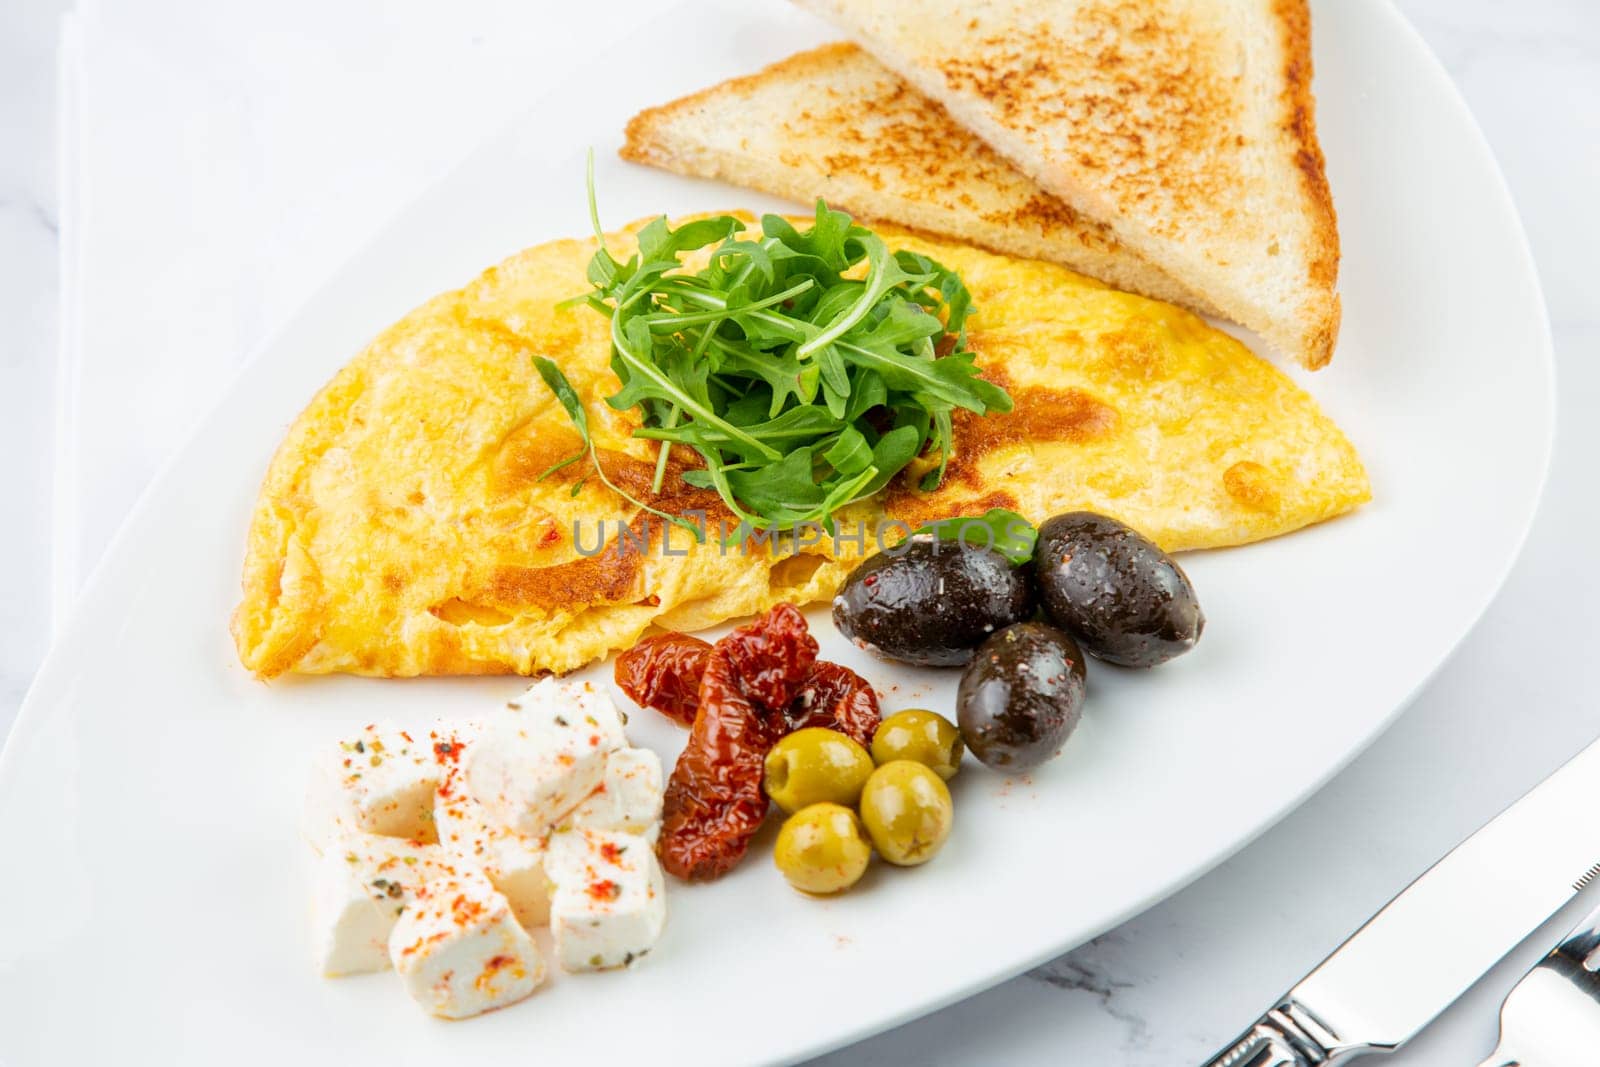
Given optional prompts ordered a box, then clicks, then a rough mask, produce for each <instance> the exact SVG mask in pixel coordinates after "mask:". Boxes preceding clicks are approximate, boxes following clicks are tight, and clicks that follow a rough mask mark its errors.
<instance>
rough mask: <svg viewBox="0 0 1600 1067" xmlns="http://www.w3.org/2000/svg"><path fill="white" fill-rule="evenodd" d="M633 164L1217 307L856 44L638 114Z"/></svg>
mask: <svg viewBox="0 0 1600 1067" xmlns="http://www.w3.org/2000/svg"><path fill="white" fill-rule="evenodd" d="M622 155H623V157H624V158H626V159H631V160H634V161H635V162H640V163H650V164H653V165H655V166H658V167H662V168H665V169H667V170H671V171H676V172H677V173H680V174H688V175H691V176H697V177H705V178H720V179H723V180H726V181H730V182H734V183H737V184H740V185H747V186H751V187H753V188H756V189H760V190H762V191H764V192H769V193H772V194H774V195H777V196H782V197H787V198H789V199H792V200H798V201H800V202H801V203H809V202H811V201H813V200H814V199H815V198H817V197H819V196H820V197H822V198H823V199H825V200H826V201H827V202H828V203H829V204H831V205H832V206H834V207H839V208H843V209H845V210H847V211H850V212H852V213H854V214H856V215H859V216H862V217H865V218H869V219H877V220H881V221H885V222H894V223H898V224H900V225H902V226H910V227H912V228H914V229H918V230H922V231H924V232H927V233H932V234H940V235H943V236H949V237H956V238H959V239H961V240H964V241H970V242H972V243H973V244H977V245H981V246H983V247H985V248H990V249H993V250H995V251H998V252H1006V253H1009V254H1011V255H1019V256H1025V257H1028V258H1030V259H1045V260H1050V261H1053V262H1056V263H1060V264H1062V265H1064V266H1066V267H1069V268H1071V269H1072V270H1075V271H1078V272H1079V273H1081V274H1087V275H1089V276H1090V277H1093V278H1098V279H1100V280H1101V281H1104V282H1107V283H1109V284H1111V285H1113V286H1115V287H1116V288H1118V289H1124V290H1127V291H1129V292H1135V293H1139V294H1142V295H1144V296H1152V297H1155V298H1156V299H1158V300H1166V301H1168V302H1171V303H1177V304H1183V305H1185V306H1187V307H1190V308H1193V309H1195V310H1197V311H1202V312H1205V313H1208V314H1218V312H1217V309H1216V308H1215V306H1213V305H1211V304H1210V303H1209V302H1207V301H1206V300H1204V299H1203V298H1201V297H1199V296H1196V295H1195V294H1194V293H1192V292H1190V291H1189V290H1187V289H1185V288H1184V287H1183V286H1181V285H1179V284H1178V283H1177V282H1175V281H1173V280H1172V278H1170V277H1169V276H1168V275H1166V274H1165V273H1163V272H1162V271H1160V270H1159V269H1157V268H1156V267H1154V266H1152V265H1151V264H1150V263H1149V262H1147V261H1146V260H1144V259H1142V258H1140V257H1139V256H1138V255H1136V254H1134V253H1132V252H1130V251H1128V249H1127V248H1126V247H1124V246H1123V245H1122V244H1121V243H1120V242H1119V241H1118V240H1117V239H1116V238H1115V237H1114V236H1112V234H1111V232H1110V230H1109V229H1108V228H1107V227H1106V226H1104V225H1103V224H1101V223H1097V222H1092V221H1090V220H1089V219H1087V218H1085V217H1083V216H1082V215H1080V214H1079V213H1078V212H1075V211H1073V210H1072V209H1071V208H1070V207H1068V206H1067V205H1066V204H1064V203H1062V202H1061V201H1060V200H1059V199H1058V198H1056V197H1054V196H1052V195H1051V194H1049V193H1047V192H1045V191H1044V190H1043V189H1041V188H1040V187H1039V186H1038V185H1037V184H1036V183H1035V182H1033V181H1032V180H1031V179H1029V178H1027V177H1026V176H1025V175H1023V174H1022V173H1021V172H1020V171H1018V170H1017V169H1016V168H1014V167H1012V166H1011V165H1010V164H1009V163H1007V162H1006V161H1005V159H1003V158H1002V157H1001V156H1000V155H998V154H997V153H996V152H995V151H994V150H993V149H991V148H990V147H989V146H988V145H987V144H985V143H984V142H983V141H981V140H979V139H978V138H977V137H975V136H973V135H972V134H970V133H968V132H967V131H966V130H965V129H963V128H962V127H961V126H959V125H957V124H956V123H955V122H954V121H953V120H952V119H951V118H950V116H949V115H948V114H946V112H945V110H944V108H942V107H940V106H939V105H938V104H936V103H934V102H933V101H931V100H929V99H928V98H927V97H925V96H923V95H922V94H921V93H919V92H917V91H916V90H915V89H913V88H911V87H910V86H909V85H907V84H906V83H905V82H904V81H903V80H902V79H901V78H900V77H899V76H898V75H896V74H894V73H892V72H890V71H889V70H887V69H886V68H884V66H883V65H882V64H880V63H878V62H877V60H875V59H873V58H872V57H871V56H869V55H867V54H866V53H865V52H863V51H861V50H860V49H859V48H857V47H856V46H855V45H853V44H845V43H840V44H831V45H824V46H822V47H821V48H816V49H813V50H811V51H808V52H802V53H800V54H799V55H795V56H791V57H789V58H788V59H785V60H782V61H780V62H778V63H774V64H773V65H772V66H770V67H767V68H766V69H765V70H762V71H759V72H758V73H756V74H752V75H750V76H748V77H743V78H734V79H732V80H731V81H727V82H724V83H722V84H721V85H716V86H713V87H711V88H709V89H706V90H703V91H701V92H698V93H695V94H693V95H692V96H688V97H685V98H683V99H681V100H676V101H673V102H672V103H669V104H665V105H663V106H661V107H656V108H651V109H649V110H647V111H644V112H641V113H640V114H638V115H636V116H635V117H634V119H633V120H632V121H631V122H629V123H628V134H627V142H626V144H625V145H624V146H623V148H622Z"/></svg>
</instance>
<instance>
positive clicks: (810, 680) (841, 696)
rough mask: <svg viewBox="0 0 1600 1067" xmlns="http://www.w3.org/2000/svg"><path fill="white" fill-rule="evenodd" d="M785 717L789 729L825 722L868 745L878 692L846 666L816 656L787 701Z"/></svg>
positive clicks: (875, 726)
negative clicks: (790, 701) (798, 687)
mask: <svg viewBox="0 0 1600 1067" xmlns="http://www.w3.org/2000/svg"><path fill="white" fill-rule="evenodd" d="M788 718H789V729H790V730H799V729H802V728H804V727H807V726H826V727H830V728H832V729H835V730H838V731H839V732H840V733H842V734H844V735H846V736H847V737H850V738H851V739H853V740H855V741H856V742H858V743H859V744H860V745H861V746H862V747H863V748H870V747H872V735H873V733H874V732H875V731H876V730H877V729H878V694H877V693H875V692H873V691H872V686H870V685H868V684H867V680H866V679H865V678H863V677H861V675H859V674H857V673H856V672H855V671H853V670H851V669H850V668H849V667H845V666H842V665H841V664H838V663H829V662H828V661H826V660H818V661H817V662H815V663H813V664H812V665H811V673H810V674H808V675H806V680H805V682H804V683H802V684H801V686H800V692H799V693H797V694H796V695H795V698H794V700H793V702H792V703H790V705H789V711H788Z"/></svg>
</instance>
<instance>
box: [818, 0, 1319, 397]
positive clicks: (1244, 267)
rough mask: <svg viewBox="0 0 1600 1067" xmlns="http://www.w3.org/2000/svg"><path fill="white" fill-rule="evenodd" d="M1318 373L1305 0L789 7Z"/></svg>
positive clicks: (896, 0)
mask: <svg viewBox="0 0 1600 1067" xmlns="http://www.w3.org/2000/svg"><path fill="white" fill-rule="evenodd" d="M797 2H798V3H800V5H801V6H803V7H806V8H808V9H810V10H813V11H815V12H817V13H818V14H821V15H823V16H824V17H826V18H828V19H830V20H831V21H833V22H834V23H836V24H837V25H839V26H841V27H843V28H844V29H845V30H846V31H847V32H848V33H849V34H850V35H851V36H853V37H854V38H855V39H856V40H857V41H858V42H859V43H860V44H861V45H862V46H863V47H864V48H866V49H867V51H869V52H871V53H872V54H873V55H874V56H875V57H876V58H877V59H879V60H880V61H881V62H882V63H883V64H884V65H885V66H887V67H889V68H890V69H892V70H894V71H895V72H896V73H898V74H900V75H901V76H902V77H904V78H905V79H906V80H907V81H909V82H910V83H911V84H912V85H914V86H916V87H917V88H918V89H919V90H921V91H922V92H923V93H925V94H927V95H928V96H930V97H932V98H933V99H935V100H937V101H938V102H939V103H941V104H943V105H944V107H945V108H946V109H947V110H948V111H949V113H950V114H951V116H952V117H954V118H955V119H956V120H957V121H958V122H960V123H961V124H962V125H963V126H965V127H967V128H968V129H970V130H971V131H973V132H974V133H976V134H977V135H978V136H979V137H981V138H983V139H984V140H985V141H987V142H988V143H989V144H990V145H991V146H992V147H994V148H995V149H996V150H997V151H999V152H1000V153H1001V154H1002V155H1004V156H1005V157H1006V158H1008V159H1010V160H1011V162H1012V163H1014V164H1015V165H1016V166H1017V167H1018V168H1019V169H1021V170H1022V171H1023V172H1025V173H1026V174H1028V175H1029V176H1031V177H1032V178H1033V179H1034V180H1036V181H1037V182H1038V183H1039V184H1040V185H1042V186H1043V187H1044V188H1046V189H1048V190H1050V191H1051V192H1053V193H1055V194H1056V195H1057V196H1059V197H1061V199H1062V200H1064V201H1065V202H1067V203H1068V204H1070V205H1072V207H1073V208H1074V209H1076V210H1077V211H1079V212H1080V213H1082V214H1084V215H1087V216H1089V217H1090V218H1093V219H1095V220H1098V221H1100V222H1103V223H1105V224H1106V226H1107V227H1108V228H1109V229H1110V231H1111V232H1112V233H1113V234H1114V235H1115V236H1116V237H1117V238H1118V239H1119V240H1120V241H1121V242H1122V243H1123V244H1124V245H1126V246H1127V247H1128V248H1129V249H1131V250H1132V251H1134V252H1136V253H1138V254H1139V255H1141V256H1143V257H1144V258H1145V259H1146V260H1148V261H1149V262H1151V263H1153V264H1155V265H1156V266H1158V267H1159V268H1160V269H1161V270H1162V271H1164V272H1165V273H1166V274H1168V275H1170V276H1171V277H1172V278H1174V279H1176V280H1177V282H1178V283H1179V284H1180V285H1183V286H1184V287H1186V288H1188V289H1190V290H1193V291H1194V292H1196V293H1198V294H1200V295H1201V296H1202V297H1204V298H1205V299H1207V300H1208V301H1209V302H1210V303H1211V304H1213V305H1215V306H1216V307H1217V308H1219V309H1220V310H1221V311H1222V312H1223V313H1224V314H1225V315H1226V316H1227V317H1228V318H1231V319H1233V320H1234V321H1236V322H1238V323H1240V324H1242V325H1244V326H1247V327H1249V328H1251V329H1253V330H1255V331H1256V332H1258V333H1260V334H1261V335H1262V336H1263V337H1264V338H1266V340H1267V341H1268V342H1269V343H1270V344H1272V345H1274V346H1275V347H1277V348H1278V349H1280V350H1282V351H1283V352H1285V353H1287V354H1290V355H1292V356H1294V357H1295V358H1296V359H1297V360H1299V361H1300V362H1301V363H1302V364H1304V365H1305V366H1307V367H1313V368H1315V367H1320V366H1323V365H1324V364H1326V363H1327V362H1328V359H1329V358H1330V357H1331V355H1332V352H1333V346H1334V341H1335V339H1336V338H1337V335H1338V325H1339V299H1338V296H1337V295H1336V294H1335V292H1334V286H1335V282H1336V281H1337V276H1338V262H1339V241H1338V233H1337V230H1336V228H1335V224H1334V212H1333V202H1332V199H1331V197H1330V195H1329V192H1328V184H1327V180H1326V177H1325V176H1324V173H1323V158H1322V151H1321V148H1320V147H1319V146H1318V143H1317V138H1316V130H1315V122H1314V118H1313V102H1312V97H1311V89H1310V82H1311V46H1310V16H1309V14H1308V12H1307V9H1306V4H1305V0H1231V2H1230V0H1137V2H1136V0H1053V2H1051V3H1048V4H1041V3H1035V2H1030V0H989V2H987V3H984V4H982V5H976V6H975V5H972V4H970V3H965V2H962V0H917V2H915V3H913V2H912V0H797Z"/></svg>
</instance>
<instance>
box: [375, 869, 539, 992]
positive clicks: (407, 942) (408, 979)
mask: <svg viewBox="0 0 1600 1067" xmlns="http://www.w3.org/2000/svg"><path fill="white" fill-rule="evenodd" d="M389 957H390V959H391V960H392V961H393V963H394V969H395V971H396V972H398V973H399V975H400V978H401V981H403V982H404V983H405V986H406V991H407V992H409V993H410V994H411V996H412V999H414V1000H415V1001H416V1002H417V1003H418V1004H420V1005H421V1006H422V1007H423V1009H424V1010H426V1011H428V1012H430V1013H431V1014H433V1015H439V1016H443V1017H444V1018H446V1019H465V1018H468V1017H469V1016H473V1015H479V1014H481V1013H483V1012H486V1011H489V1010H491V1009H493V1008H499V1007H504V1006H505V1005H507V1004H513V1003H515V1002H517V1001H519V1000H521V999H523V998H524V997H526V996H527V995H528V994H530V993H532V992H533V991H534V989H536V988H537V987H538V985H539V983H540V982H542V981H544V974H545V967H544V957H543V956H542V955H541V954H540V952H539V947H538V945H536V944H534V941H533V938H531V937H529V936H528V932H527V931H526V930H524V929H523V928H522V926H521V925H520V924H519V923H518V922H517V917H516V916H515V915H514V914H512V911H511V904H510V902H509V901H507V900H506V898H505V897H504V896H503V895H502V894H501V893H500V892H499V891H497V890H496V889H495V888H494V886H493V885H491V884H490V883H489V880H488V879H487V878H485V877H484V876H483V875H482V874H478V873H476V872H463V873H460V874H456V875H453V876H450V877H446V878H441V879H437V880H435V881H430V882H428V883H427V884H426V885H424V886H423V887H422V890H421V891H420V892H419V893H418V894H417V899H416V900H415V901H414V902H413V903H412V904H411V905H410V906H409V907H408V908H406V910H405V913H404V914H402V915H401V916H400V921H399V922H397V923H396V924H395V927H394V931H393V932H392V933H391V934H390V935H389Z"/></svg>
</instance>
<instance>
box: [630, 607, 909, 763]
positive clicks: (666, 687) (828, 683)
mask: <svg viewBox="0 0 1600 1067" xmlns="http://www.w3.org/2000/svg"><path fill="white" fill-rule="evenodd" d="M710 655H711V645H710V643H709V642H706V641H702V640H701V639H700V638H698V637H692V636H690V635H689V634H661V635H660V636H658V637H649V638H646V639H645V640H643V641H640V642H639V643H638V644H637V645H635V646H633V647H632V648H630V649H629V650H628V651H626V652H624V653H622V655H620V656H618V657H617V667H616V677H617V685H618V686H619V687H620V688H621V689H622V691H623V692H624V693H626V694H627V695H628V696H629V697H630V698H631V699H632V700H633V701H634V702H635V703H636V704H639V705H640V706H641V707H647V708H655V709H656V710H657V711H659V712H661V713H662V714H664V715H666V716H667V717H668V718H669V719H672V720H674V721H676V722H679V723H682V724H683V725H685V726H688V725H690V724H692V723H693V722H694V713H695V708H696V707H697V706H698V704H699V692H700V676H701V675H702V674H703V673H704V672H705V669H706V660H707V659H708V658H710ZM787 716H788V720H789V726H788V729H789V730H799V729H801V728H802V727H806V726H826V727H831V728H832V729H835V730H838V731H839V732H840V733H842V734H846V735H848V736H849V737H851V738H852V739H854V740H855V741H858V742H860V743H861V744H862V745H863V746H870V745H871V744H872V734H873V731H875V730H877V728H878V695H877V694H876V693H875V692H873V690H872V686H870V685H868V684H867V680H866V679H865V678H863V677H861V675H859V674H857V673H856V672H855V671H853V670H851V669H850V668H848V667H845V666H842V665H840V664H838V663H829V662H828V661H826V660H818V661H816V662H815V663H813V664H812V665H811V671H810V673H809V674H807V675H806V680H805V681H804V682H802V683H801V685H800V692H799V693H797V694H796V695H795V698H794V700H793V701H792V702H791V703H790V706H789V708H788V711H787Z"/></svg>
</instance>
